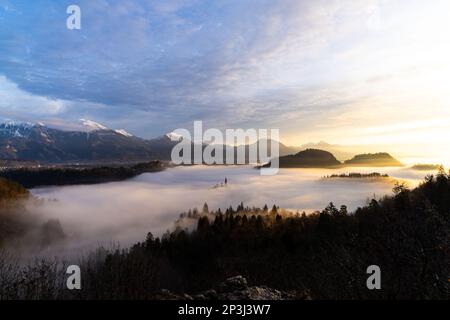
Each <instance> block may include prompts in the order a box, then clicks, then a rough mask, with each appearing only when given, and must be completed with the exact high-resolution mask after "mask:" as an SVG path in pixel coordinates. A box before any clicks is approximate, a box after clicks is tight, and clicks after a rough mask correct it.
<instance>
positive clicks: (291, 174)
mask: <svg viewBox="0 0 450 320" xmlns="http://www.w3.org/2000/svg"><path fill="white" fill-rule="evenodd" d="M349 172H360V173H364V172H366V173H369V172H379V173H382V174H385V173H387V174H389V176H390V177H391V178H396V179H402V180H406V181H407V182H408V183H409V185H410V186H411V187H414V186H415V185H416V184H417V183H419V182H420V180H421V179H422V178H423V177H424V176H425V174H426V173H425V172H419V171H413V170H410V169H405V168H341V169H335V170H331V169H330V170H328V169H280V171H279V173H278V175H275V176H260V175H259V171H258V170H257V169H254V168H252V167H247V166H228V167H225V166H212V167H206V166H192V167H176V168H171V169H167V170H165V171H162V172H157V173H146V174H142V175H140V176H138V177H136V178H133V179H130V180H126V181H121V182H113V183H104V184H96V185H81V186H63V187H49V188H37V189H33V190H32V193H33V194H34V195H35V196H37V197H39V198H44V199H52V200H53V199H54V200H56V201H48V202H46V203H45V204H43V205H42V206H38V207H33V208H30V210H32V211H33V212H34V213H35V214H37V215H39V216H42V217H44V218H45V219H50V218H52V219H53V218H55V219H58V220H59V221H60V222H61V224H62V226H63V229H64V231H65V233H66V234H67V235H68V241H67V244H66V245H67V246H68V247H72V248H77V249H88V248H90V249H92V248H93V247H97V246H99V245H106V246H108V245H111V244H117V243H120V245H121V246H127V245H130V244H132V243H134V242H137V241H141V240H144V239H145V237H146V234H147V233H148V232H152V233H153V234H154V235H158V236H159V235H161V234H162V233H164V232H165V231H166V230H168V229H170V228H171V227H172V226H173V222H174V221H175V220H176V219H177V218H178V217H179V214H180V213H182V212H185V211H187V210H189V209H193V208H199V209H200V208H201V207H202V206H203V204H204V203H205V202H207V203H208V205H209V208H210V209H211V210H217V209H218V208H221V209H222V210H224V209H226V208H227V207H229V206H230V205H231V206H233V207H234V208H235V207H236V206H237V205H238V204H239V203H240V202H243V203H244V205H245V206H255V207H261V208H262V207H263V206H264V205H265V204H267V205H268V206H269V207H271V206H272V205H273V204H276V205H277V206H280V207H282V208H286V209H293V210H299V211H306V212H311V211H314V210H321V209H323V208H324V207H326V206H327V204H328V203H329V202H334V204H335V205H336V206H340V205H346V206H347V207H348V208H349V210H354V209H355V208H357V207H358V206H362V205H364V204H366V202H367V199H371V198H373V197H376V198H380V197H382V196H384V195H389V194H392V187H393V185H394V181H393V180H392V179H380V180H366V179H324V178H323V177H324V176H325V175H331V174H339V173H349ZM225 178H227V180H228V185H227V186H226V187H219V188H214V186H216V185H217V184H220V183H221V182H223V181H224V179H225Z"/></svg>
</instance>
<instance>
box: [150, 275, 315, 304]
mask: <svg viewBox="0 0 450 320" xmlns="http://www.w3.org/2000/svg"><path fill="white" fill-rule="evenodd" d="M155 299H158V300H309V299H310V296H309V293H308V292H304V291H302V292H297V291H289V292H287V291H280V290H276V289H273V288H269V287H267V286H249V285H248V284H247V279H246V278H244V277H243V276H240V275H239V276H235V277H232V278H228V279H227V280H226V281H225V282H221V283H220V284H218V285H217V286H216V287H215V288H213V289H209V290H207V291H203V292H200V293H198V294H194V295H191V294H175V293H173V292H170V291H169V290H161V292H159V293H158V294H157V295H156V296H155Z"/></svg>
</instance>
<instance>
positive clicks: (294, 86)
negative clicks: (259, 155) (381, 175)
mask: <svg viewBox="0 0 450 320" xmlns="http://www.w3.org/2000/svg"><path fill="white" fill-rule="evenodd" d="M72 4H75V5H78V6H79V7H80V8H81V30H69V29H67V28H66V19H67V18H68V16H69V15H68V14H67V13H66V9H67V7H68V6H69V5H72ZM449 30H450V2H449V1H448V0H433V1H425V0H377V1H376V0H360V1H345V0H342V1H338V0H326V1H325V0H316V1H311V0H309V1H302V0H280V1H273V0H245V1H243V0H227V1H222V0H214V1H209V0H164V1H149V0H127V1H113V0H95V1H93V0H70V1H65V0H62V1H51V0H34V1H28V0H14V1H12V0H0V118H1V119H14V120H19V121H31V122H34V121H42V122H44V123H46V124H48V125H53V126H56V127H58V126H59V127H64V128H68V129H70V128H72V127H74V126H75V124H76V123H77V121H78V119H80V118H84V119H91V120H94V121H97V122H99V123H102V124H104V125H105V126H107V127H110V128H114V129H119V128H123V129H126V130H127V131H128V132H131V133H132V134H135V135H138V136H141V137H145V138H150V137H155V136H158V135H161V134H163V133H166V132H169V131H172V130H174V129H177V128H187V129H192V126H193V121H194V120H202V121H203V123H204V127H209V128H218V129H221V130H223V129H225V128H256V129H257V128H279V129H280V137H281V140H282V141H283V142H285V143H286V144H290V145H300V144H302V143H307V142H310V141H319V140H325V141H327V142H330V143H337V144H347V145H352V144H357V145H390V146H391V147H392V146H397V147H398V148H403V149H404V150H407V149H408V148H409V149H408V150H415V149H417V148H418V147H419V146H423V147H427V148H430V145H433V146H435V149H434V150H437V149H436V148H440V147H441V146H442V145H443V144H448V143H447V142H448V136H449V128H450V94H449V83H450V81H449V78H450V62H449V59H450V40H449ZM433 148H434V147H433ZM433 148H431V149H433ZM410 153H413V152H412V151H411V152H410Z"/></svg>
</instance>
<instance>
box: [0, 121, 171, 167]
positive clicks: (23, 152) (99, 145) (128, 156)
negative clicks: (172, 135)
mask: <svg viewBox="0 0 450 320" xmlns="http://www.w3.org/2000/svg"><path fill="white" fill-rule="evenodd" d="M81 124H82V126H81V127H80V129H79V130H78V131H73V130H72V131H66V130H60V129H56V128H51V127H47V126H45V125H44V124H43V123H29V122H16V121H7V122H4V123H1V124H0V159H11V160H34V161H41V162H53V163H54V162H89V161H146V160H152V159H160V160H169V159H170V153H171V150H172V147H173V146H174V145H175V144H176V143H175V142H172V141H171V139H169V138H168V137H164V139H161V138H156V139H152V140H145V139H141V138H138V137H135V136H133V135H131V134H130V133H128V132H127V131H125V130H124V129H117V130H112V129H109V128H107V127H106V126H104V125H102V124H100V123H97V122H95V121H92V120H87V119H81Z"/></svg>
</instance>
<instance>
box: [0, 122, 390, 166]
mask: <svg viewBox="0 0 450 320" xmlns="http://www.w3.org/2000/svg"><path fill="white" fill-rule="evenodd" d="M78 128H80V129H79V130H78V129H77V130H61V129H57V128H52V127H49V126H46V125H44V124H43V123H40V122H38V123H29V122H15V121H7V122H4V123H1V124H0V161H11V160H13V161H36V162H39V163H92V162H94V163H95V162H97V163H102V162H103V163H104V162H136V161H149V160H170V159H171V152H172V149H173V147H174V146H175V145H176V144H177V143H178V142H179V141H180V140H181V139H182V137H181V136H179V135H177V134H175V133H173V132H171V133H168V134H165V135H161V136H160V137H156V138H153V139H143V138H140V137H136V136H134V135H132V134H130V133H128V132H127V131H126V130H124V129H116V130H114V129H110V128H108V127H106V126H104V125H102V124H99V123H97V122H95V121H92V120H88V119H80V126H78ZM264 142H265V143H267V145H268V151H269V154H270V153H271V150H270V146H271V143H270V142H271V141H270V140H266V141H261V140H260V141H259V143H264ZM206 145H207V144H204V145H203V148H204V147H205V146H206ZM250 147H251V145H245V150H246V163H248V162H249V161H248V154H249V149H250ZM278 147H279V155H280V157H285V156H290V155H292V156H291V158H289V157H287V158H285V159H283V161H285V162H286V163H291V164H290V165H289V166H291V165H292V163H293V162H292V161H294V162H296V161H295V160H296V158H295V155H297V154H298V153H299V152H301V151H305V150H309V149H316V150H317V149H320V150H323V151H327V152H329V153H331V154H333V158H334V157H335V160H337V161H338V162H339V161H344V160H346V159H351V158H352V157H353V156H355V155H356V153H355V152H354V150H353V152H352V150H351V148H349V147H344V146H339V145H331V144H328V143H326V142H324V141H320V142H319V143H308V144H304V145H301V146H287V145H285V144H283V143H281V142H278ZM230 148H234V149H235V150H234V151H236V147H233V146H228V145H227V146H225V147H224V148H223V152H224V159H225V158H226V157H225V155H226V150H228V149H230ZM234 154H235V159H234V161H236V154H237V153H236V152H234ZM303 155H304V154H303ZM379 156H380V155H379ZM380 157H381V158H383V157H385V159H384V160H385V161H387V162H389V161H390V159H389V157H387V158H386V156H385V155H381V156H380ZM381 158H380V159H381ZM297 160H298V159H297ZM316 160H317V159H316ZM352 161H353V163H351V162H352ZM361 161H363V162H364V161H367V159H366V160H365V159H364V158H361V157H359V158H356V159H353V160H347V161H346V162H345V163H346V164H353V165H356V164H357V163H358V162H361ZM333 162H334V161H333ZM329 164H331V162H329ZM362 164H364V163H362ZM390 164H394V165H395V164H396V163H395V161H394V162H390Z"/></svg>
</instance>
